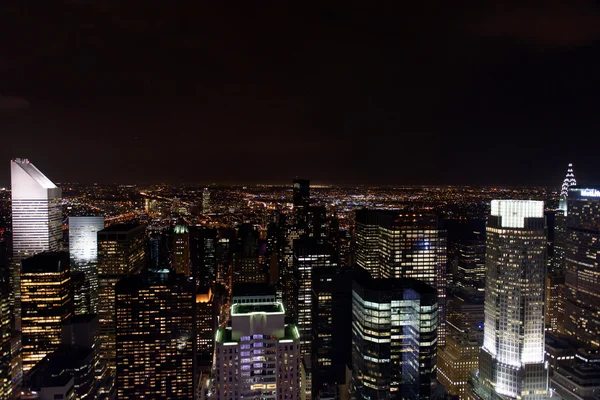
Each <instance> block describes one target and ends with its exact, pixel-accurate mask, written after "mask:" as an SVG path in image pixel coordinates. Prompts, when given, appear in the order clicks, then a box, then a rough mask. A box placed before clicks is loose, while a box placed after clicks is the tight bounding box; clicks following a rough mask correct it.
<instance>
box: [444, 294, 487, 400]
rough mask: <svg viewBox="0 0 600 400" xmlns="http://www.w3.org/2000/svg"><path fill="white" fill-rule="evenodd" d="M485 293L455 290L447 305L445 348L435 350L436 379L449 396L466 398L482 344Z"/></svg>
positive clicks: (477, 364)
mask: <svg viewBox="0 0 600 400" xmlns="http://www.w3.org/2000/svg"><path fill="white" fill-rule="evenodd" d="M483 304H484V294H483V292H480V291H478V290H477V289H469V290H465V289H458V290H456V291H455V293H454V295H453V296H452V298H450V299H449V300H448V303H447V314H446V317H447V324H446V326H447V328H448V334H447V336H446V345H445V346H444V347H440V348H439V349H438V370H437V378H438V380H439V382H440V383H441V384H442V385H444V387H445V388H446V390H447V391H448V393H449V394H451V395H454V396H459V398H460V399H465V398H466V391H467V386H468V380H469V377H470V373H471V372H472V371H475V370H477V368H478V366H479V351H480V348H481V345H482V344H483V321H484V311H483V307H484V306H483Z"/></svg>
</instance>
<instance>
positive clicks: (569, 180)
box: [558, 163, 577, 214]
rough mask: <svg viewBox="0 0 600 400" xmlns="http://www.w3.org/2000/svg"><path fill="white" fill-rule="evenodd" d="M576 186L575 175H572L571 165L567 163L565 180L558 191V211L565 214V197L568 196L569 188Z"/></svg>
mask: <svg viewBox="0 0 600 400" xmlns="http://www.w3.org/2000/svg"><path fill="white" fill-rule="evenodd" d="M575 185H577V181H576V180H575V174H574V173H573V164H571V163H569V166H568V168H567V176H565V180H564V181H563V184H562V187H561V189H560V203H559V206H558V209H559V210H563V211H564V212H565V214H566V211H567V208H566V206H567V203H566V201H567V196H568V194H569V188H570V187H572V186H575Z"/></svg>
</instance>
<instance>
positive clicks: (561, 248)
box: [551, 164, 577, 274]
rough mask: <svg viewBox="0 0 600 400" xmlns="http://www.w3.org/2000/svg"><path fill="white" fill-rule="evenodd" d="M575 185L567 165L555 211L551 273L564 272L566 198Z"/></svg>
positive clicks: (571, 169) (569, 167)
mask: <svg viewBox="0 0 600 400" xmlns="http://www.w3.org/2000/svg"><path fill="white" fill-rule="evenodd" d="M575 185H577V181H576V180H575V175H574V173H573V164H569V166H568V169H567V175H566V176H565V180H564V181H563V184H562V188H561V190H560V196H559V200H558V209H557V210H556V223H555V225H554V257H553V260H552V271H551V272H557V273H563V274H564V270H565V265H564V262H565V252H566V247H565V246H566V245H567V243H566V241H567V227H566V223H567V214H568V213H567V211H568V210H567V209H568V201H567V197H568V194H569V188H571V187H574V186H575Z"/></svg>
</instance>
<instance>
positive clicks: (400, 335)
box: [352, 271, 438, 399]
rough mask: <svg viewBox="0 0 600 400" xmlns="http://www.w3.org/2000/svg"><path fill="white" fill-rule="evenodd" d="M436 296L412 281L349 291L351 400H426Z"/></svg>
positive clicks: (360, 281)
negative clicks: (352, 398)
mask: <svg viewBox="0 0 600 400" xmlns="http://www.w3.org/2000/svg"><path fill="white" fill-rule="evenodd" d="M437 319H438V303H437V290H436V289H435V288H433V287H432V286H429V285H427V284H425V283H423V282H421V281H417V280H415V279H407V278H404V279H400V278H385V279H382V278H380V279H373V278H371V277H370V275H369V274H368V273H367V272H366V271H363V273H360V272H359V275H358V276H357V277H356V279H355V281H354V283H353V288H352V388H353V389H352V390H353V392H354V398H356V399H390V398H398V399H429V398H430V397H431V383H432V380H433V379H434V378H435V373H436V366H437V329H438V320H437Z"/></svg>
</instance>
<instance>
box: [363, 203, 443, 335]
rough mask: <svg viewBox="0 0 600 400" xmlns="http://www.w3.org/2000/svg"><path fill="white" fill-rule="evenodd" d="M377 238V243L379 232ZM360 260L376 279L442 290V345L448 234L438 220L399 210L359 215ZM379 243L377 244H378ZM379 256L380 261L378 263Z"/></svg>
mask: <svg viewBox="0 0 600 400" xmlns="http://www.w3.org/2000/svg"><path fill="white" fill-rule="evenodd" d="M374 226H377V232H378V233H377V236H376V238H377V239H376V240H375V229H374ZM356 231H357V232H356V236H357V239H356V247H357V257H356V261H357V264H358V265H359V266H362V267H363V268H364V269H366V270H367V271H369V272H370V273H371V276H373V277H374V278H415V279H417V280H420V281H423V282H425V283H428V284H429V285H431V286H433V287H435V288H437V290H438V298H439V300H438V306H439V315H438V317H439V324H440V326H439V327H438V328H439V329H438V332H437V335H438V343H439V345H440V346H442V345H444V343H445V337H446V268H447V265H446V264H447V240H446V236H447V234H446V231H445V230H443V229H440V228H439V224H438V220H437V217H436V216H434V215H424V214H403V213H399V212H397V211H385V210H360V211H357V213H356ZM376 243H377V244H376ZM375 254H377V256H378V258H377V261H375V260H376V259H375Z"/></svg>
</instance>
